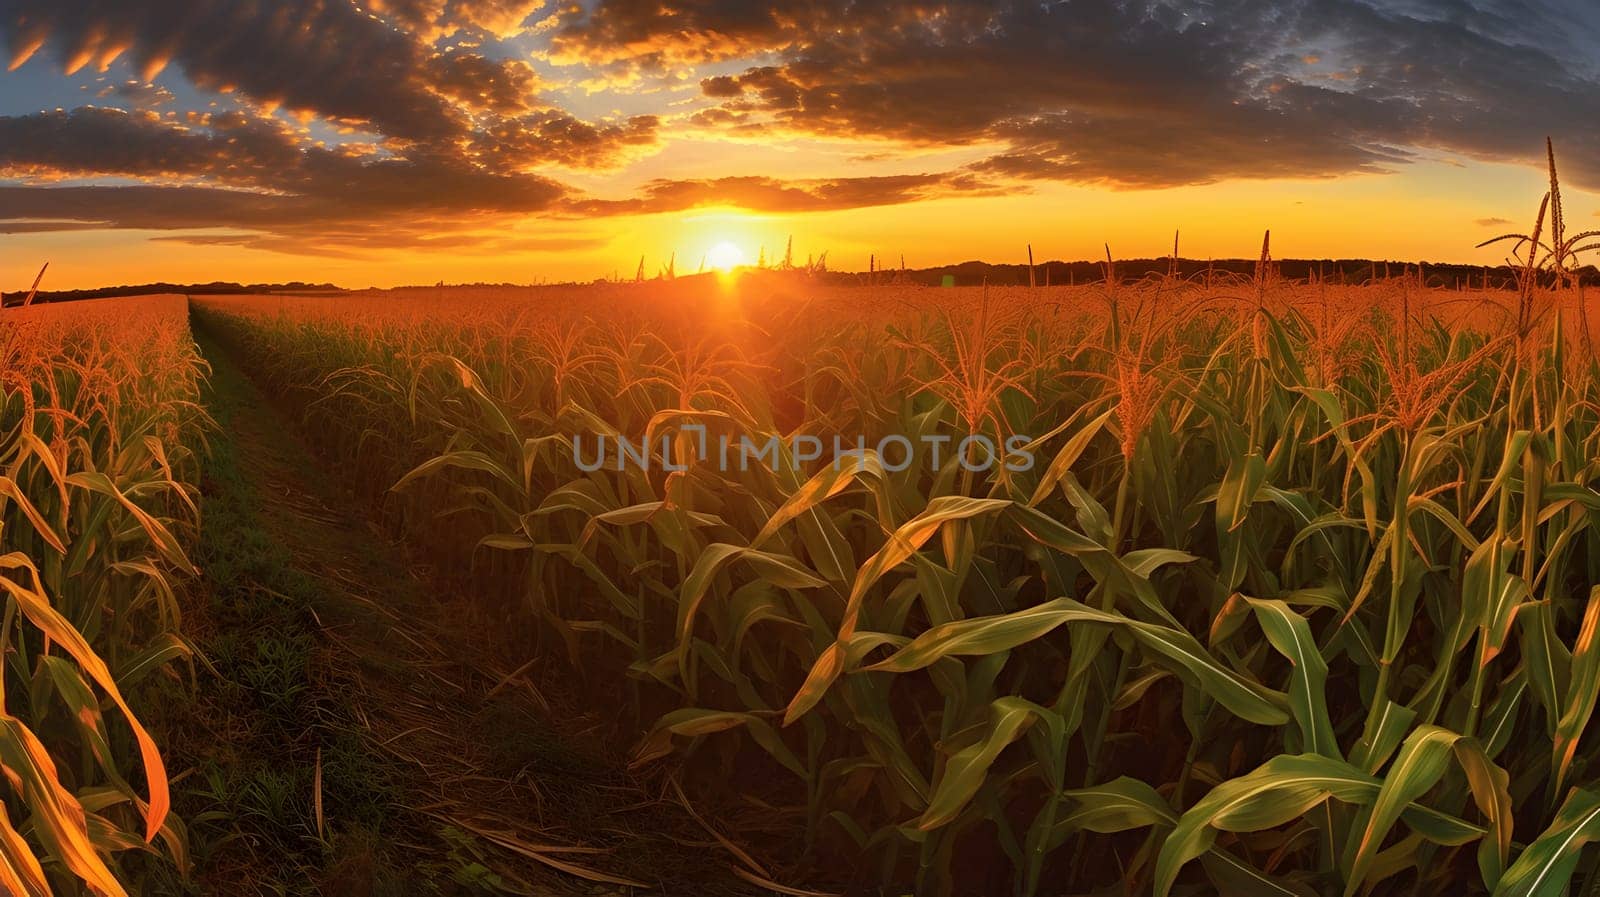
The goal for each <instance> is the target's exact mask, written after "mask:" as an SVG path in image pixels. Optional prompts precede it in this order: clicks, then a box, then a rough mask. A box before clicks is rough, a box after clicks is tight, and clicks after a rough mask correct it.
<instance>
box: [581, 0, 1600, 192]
mask: <svg viewBox="0 0 1600 897" xmlns="http://www.w3.org/2000/svg"><path fill="white" fill-rule="evenodd" d="M556 43H557V47H558V48H559V49H560V51H561V52H563V53H565V54H567V55H568V56H570V57H573V58H582V59H586V60H589V61H592V62H594V63H596V64H600V65H605V66H609V67H612V68H613V69H616V70H619V71H649V70H656V69H666V68H672V67H673V66H681V65H684V64H687V63H693V62H697V61H704V60H713V59H722V60H726V59H739V58H752V57H757V56H763V55H764V56H769V57H772V58H773V59H774V61H773V62H772V63H771V64H764V65H759V66H752V67H750V68H748V69H746V70H745V71H744V72H742V73H740V74H737V75H720V76H716V77H712V78H707V79H704V80H703V81H702V82H701V89H702V93H703V94H704V96H705V97H706V98H708V99H710V100H714V101H716V103H717V105H716V106H714V107H713V108H711V109H708V110H704V111H702V112H701V113H699V115H698V116H696V118H695V123H696V124H698V125H700V126H702V127H709V128H717V127H723V128H730V129H737V130H739V131H741V132H746V133H748V132H752V131H762V130H766V131H771V132H774V133H791V134H792V133H803V134H813V135H822V136H829V137H853V136H854V137H874V138H892V139H894V140H898V141H904V142H909V143H914V144H930V145H963V144H979V143H983V144H987V143H990V142H999V143H1001V144H1002V145H1005V146H1006V149H1005V150H1004V151H1002V152H1001V153H999V154H997V155H996V156H995V157H994V158H992V159H990V160H988V161H987V162H985V163H982V165H981V166H980V167H979V168H980V170H982V171H984V172H986V173H989V174H1001V173H1004V174H1008V175H1011V176H1015V177H1030V178H1049V179H1061V180H1072V181H1090V182H1102V183H1109V184H1113V185H1118V186H1126V187H1163V186H1173V185H1181V184H1192V183H1204V182H1208V181H1213V180H1218V179H1222V178H1231V177H1280V176H1328V175H1337V174H1344V173H1350V172H1359V171H1374V170H1384V169H1387V168H1390V167H1393V166H1394V165H1395V164H1396V163H1397V162H1400V161H1402V160H1404V159H1406V158H1408V157H1410V156H1411V155H1412V154H1414V153H1415V151H1417V150H1424V149H1439V150H1445V151H1452V152H1460V153H1465V154H1469V155H1474V156H1478V157H1481V158H1486V159H1506V160H1530V161H1531V160H1533V159H1535V158H1536V157H1537V156H1538V155H1539V150H1540V148H1541V140H1540V138H1541V137H1543V136H1544V135H1545V134H1546V133H1549V134H1553V135H1554V136H1556V138H1557V140H1558V145H1559V147H1560V148H1563V156H1564V158H1565V160H1566V161H1567V163H1568V168H1569V171H1570V172H1571V174H1572V175H1573V176H1574V177H1575V179H1576V180H1579V181H1580V182H1582V183H1584V184H1586V185H1589V186H1600V80H1597V78H1600V65H1597V62H1600V7H1596V6H1594V4H1593V3H1592V2H1590V0H1507V2H1485V0H1478V2H1473V0H1384V2H1382V3H1379V2H1377V0H1371V2H1362V0H1281V2H1280V0H1271V2H1269V0H1126V2H1118V0H1067V2H1055V3H1038V2H1016V3H1012V2H999V3H996V2H960V0H955V2H897V3H881V4H860V3H849V2H844V0H840V2H828V0H816V2H809V3H801V4H799V5H788V4H785V5H782V6H778V5H770V6H766V5H763V6H761V7H760V8H757V7H756V6H755V5H752V4H745V3H739V2H734V0H700V2H695V0H688V2H684V0H676V2H671V0H669V2H665V3H663V2H656V0H602V2H600V3H599V4H598V5H597V6H596V7H594V8H593V9H585V8H582V7H573V8H572V9H571V10H570V11H569V12H568V13H567V14H566V16H565V18H564V20H563V23H562V24H561V26H560V27H559V29H558V31H557V37H556Z"/></svg>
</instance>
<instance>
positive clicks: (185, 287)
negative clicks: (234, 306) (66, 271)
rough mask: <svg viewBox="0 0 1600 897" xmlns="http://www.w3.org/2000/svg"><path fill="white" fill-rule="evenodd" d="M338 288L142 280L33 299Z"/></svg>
mask: <svg viewBox="0 0 1600 897" xmlns="http://www.w3.org/2000/svg"><path fill="white" fill-rule="evenodd" d="M326 292H340V288H339V287H336V286H334V285H333V284H331V283H304V282H302V281H298V280H295V281H290V282H289V283H245V284H241V283H233V282H231V281H221V280H218V281H213V282H211V283H141V284H125V285H122V286H115V287H98V288H95V289H92V290H49V291H46V290H40V291H39V293H38V295H36V296H34V297H33V301H34V303H36V304H37V303H41V302H74V301H77V300H79V299H110V298H113V297H116V296H148V295H151V294H153V293H182V294H184V295H191V296H194V295H205V296H215V295H225V294H229V293H326ZM27 295H28V294H27V291H26V290H18V291H16V292H9V293H0V305H19V304H21V302H22V300H23V299H24V298H25V297H26V296H27Z"/></svg>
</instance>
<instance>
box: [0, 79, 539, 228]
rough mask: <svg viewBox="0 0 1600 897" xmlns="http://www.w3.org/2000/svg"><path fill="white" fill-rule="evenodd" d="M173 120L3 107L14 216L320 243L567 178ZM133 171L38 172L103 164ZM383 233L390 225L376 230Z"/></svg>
mask: <svg viewBox="0 0 1600 897" xmlns="http://www.w3.org/2000/svg"><path fill="white" fill-rule="evenodd" d="M199 120H200V124H199V125H198V126H195V127H187V126H180V125H176V124H173V123H170V122H168V121H165V120H163V119H161V118H160V117H159V116H157V115H155V114H154V113H139V112H133V113H130V112H122V111H119V110H112V109H98V108H93V107H85V108H80V109H76V110H73V111H71V112H47V113H39V114H35V115H26V116H10V117H0V174H5V175H9V176H11V177H19V176H20V177H24V178H27V179H28V180H30V181H31V182H30V183H27V184H22V185H17V186H6V187H0V208H3V209H4V210H5V215H6V217H7V218H8V219H11V220H13V221H20V222H25V221H27V220H31V219H37V220H40V221H45V222H50V226H51V227H52V228H53V229H57V230H59V229H64V226H63V225H62V222H66V221H76V222H80V223H81V226H83V227H97V228H137V229H148V230H175V229H196V228H242V229H250V230H254V231H259V232H262V233H265V234H273V235H277V236H278V237H302V238H303V237H309V236H311V235H316V237H317V239H319V240H322V241H323V242H325V243H326V244H328V245H330V246H337V245H341V244H346V245H360V246H369V247H373V246H379V245H385V244H387V245H405V244H408V243H415V242H416V241H417V240H418V239H419V237H418V235H419V234H421V233H426V232H438V233H440V234H445V235H448V234H450V233H453V232H455V231H459V230H463V229H470V228H473V227H481V226H483V224H484V223H485V222H487V221H490V220H494V219H497V218H506V217H519V216H526V215H531V214H536V213H540V212H543V211H546V210H548V209H551V208H553V207H554V206H555V205H556V203H557V202H558V201H559V200H561V199H562V198H564V197H565V196H566V193H567V190H566V188H565V187H563V186H561V185H560V184H558V183H556V182H555V181H553V180H550V179H549V178H546V177H543V176H541V175H538V174H534V173H527V172H514V171H501V170H496V169H494V168H489V167H485V166H482V165H479V164H476V163H475V162H474V161H473V160H472V159H471V158H469V157H467V156H465V155H461V154H453V153H447V152H433V153H429V152H421V151H414V152H412V153H411V154H410V155H406V156H399V155H391V154H383V153H373V152H369V151H367V150H366V149H364V148H363V147H360V146H342V147H332V148H330V147H325V146H320V145H317V144H315V143H312V142H309V141H307V140H306V139H305V138H303V137H302V136H301V135H299V134H297V133H295V132H294V131H293V130H291V129H290V128H289V127H288V126H287V125H285V124H283V123H282V122H280V121H278V120H277V119H273V118H265V117H255V116H252V115H250V114H248V113H244V112H228V113H221V114H216V115H210V116H202V117H199ZM108 176H109V177H117V178H125V179H130V180H134V181H139V182H143V183H136V184H131V185H121V184H118V185H95V186H84V185H79V184H73V185H69V186H46V185H45V184H47V183H48V182H50V181H52V180H54V181H58V182H59V181H61V180H73V179H76V180H82V179H85V178H103V177H108ZM386 235H387V236H386Z"/></svg>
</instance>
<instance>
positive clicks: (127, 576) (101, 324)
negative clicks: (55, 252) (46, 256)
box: [0, 296, 206, 897]
mask: <svg viewBox="0 0 1600 897" xmlns="http://www.w3.org/2000/svg"><path fill="white" fill-rule="evenodd" d="M202 375H203V367H202V362H201V361H200V359H199V356H198V354H197V353H196V351H195V348H194V344H193V342H192V340H190V338H189V329H188V320H187V308H186V306H185V303H184V301H183V298H182V297H179V296H168V297H152V298H148V299H136V300H124V301H118V302H109V303H96V304H93V305H83V306H73V307H69V308H59V309H58V308H52V307H41V306H35V307H33V308H28V309H21V310H19V309H12V310H4V311H0V590H4V593H5V596H6V601H5V618H4V622H3V623H0V633H3V635H0V642H3V644H4V650H5V658H4V665H5V670H4V675H3V677H0V686H3V700H4V711H3V714H4V715H3V718H0V727H3V733H0V767H3V768H4V771H5V777H6V782H7V787H6V789H5V791H4V794H5V800H4V803H3V805H0V892H3V893H6V894H14V895H31V897H43V895H50V894H77V893H92V894H100V895H122V894H127V893H130V892H135V893H136V892H137V891H138V890H139V889H138V887H137V884H136V883H135V881H134V878H133V876H132V875H131V874H129V873H128V872H127V871H126V870H125V869H124V867H123V865H122V863H121V861H120V857H121V856H122V855H124V854H126V853H128V852H152V853H158V854H161V855H163V856H165V857H167V858H168V859H169V860H170V861H171V862H174V863H176V864H177V865H178V866H179V867H183V866H186V865H187V863H188V860H187V855H186V854H187V846H186V835H185V831H184V828H183V826H182V824H181V823H180V822H179V820H178V819H177V818H176V817H174V816H172V815H171V814H169V812H168V809H169V804H170V801H169V791H168V771H167V770H166V769H165V768H164V765H163V761H162V756H161V753H160V751H159V750H158V746H157V745H156V743H155V740H154V739H153V738H152V736H151V735H150V733H149V732H147V730H146V728H145V726H144V725H143V724H141V722H140V720H139V718H138V717H137V716H136V715H135V714H134V712H133V711H132V710H131V708H130V706H129V701H130V697H131V696H134V695H136V694H138V693H139V690H141V689H144V688H149V687H171V682H170V681H169V682H167V683H165V684H162V682H161V680H163V679H167V680H172V679H175V678H176V675H175V674H176V673H177V672H178V671H179V670H180V669H181V668H182V666H183V665H182V664H181V663H176V662H178V661H182V660H186V659H188V658H189V657H190V656H191V654H192V652H191V649H190V647H189V645H188V643H187V641H186V640H185V638H184V636H183V635H182V608H181V602H180V600H179V596H180V594H181V589H182V587H183V584H184V582H185V581H186V580H187V579H188V578H189V576H190V575H191V574H193V573H194V572H195V571H194V569H193V567H192V566H191V565H190V562H189V561H188V559H187V558H186V556H185V550H184V545H185V543H186V542H187V541H188V540H189V539H190V538H192V535H193V533H194V531H195V528H196V527H197V526H198V524H199V520H198V514H197V512H196V506H195V502H194V496H193V493H194V492H195V488H196V487H195V484H196V483H197V482H198V475H199V466H198V455H197V453H196V448H197V447H198V446H199V445H200V440H201V439H202V438H203V435H204V432H205V427H206V417H205V414H204V412H203V411H202V410H201V409H200V407H199V405H198V404H196V402H197V399H198V397H199V385H200V383H201V377H202Z"/></svg>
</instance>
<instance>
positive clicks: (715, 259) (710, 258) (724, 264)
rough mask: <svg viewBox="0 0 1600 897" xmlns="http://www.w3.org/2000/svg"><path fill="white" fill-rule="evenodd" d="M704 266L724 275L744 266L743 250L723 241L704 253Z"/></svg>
mask: <svg viewBox="0 0 1600 897" xmlns="http://www.w3.org/2000/svg"><path fill="white" fill-rule="evenodd" d="M706 264H708V265H710V266H711V267H713V268H715V269H717V270H718V271H722V272H724V273H726V272H728V271H732V270H733V269H734V268H737V267H739V266H740V265H742V264H744V250H742V249H740V248H739V247H738V246H735V245H734V244H732V243H730V242H728V241H727V240H723V241H722V242H721V243H718V244H717V245H715V246H713V247H711V251H710V252H707V253H706Z"/></svg>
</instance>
